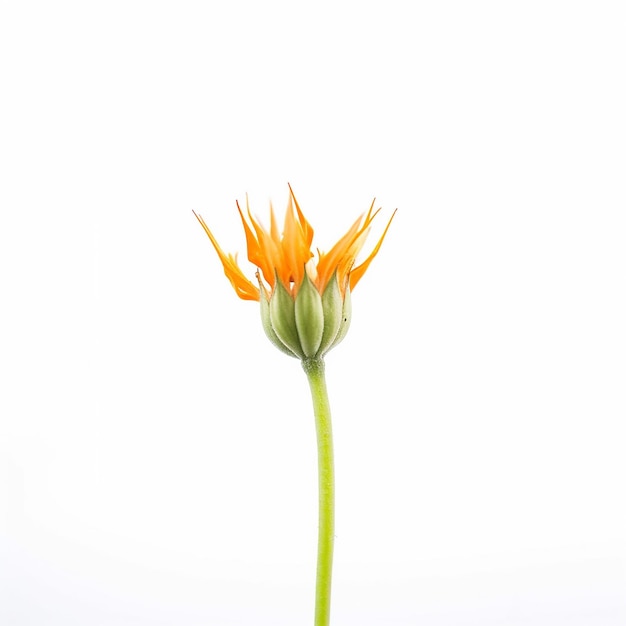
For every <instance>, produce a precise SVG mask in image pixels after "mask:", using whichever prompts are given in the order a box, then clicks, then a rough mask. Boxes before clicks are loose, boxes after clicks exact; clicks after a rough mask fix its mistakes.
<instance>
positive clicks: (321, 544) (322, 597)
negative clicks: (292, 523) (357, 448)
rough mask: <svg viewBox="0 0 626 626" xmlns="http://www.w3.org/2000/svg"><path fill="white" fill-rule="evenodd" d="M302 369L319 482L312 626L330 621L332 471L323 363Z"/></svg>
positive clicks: (311, 361) (314, 361)
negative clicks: (306, 382)
mask: <svg viewBox="0 0 626 626" xmlns="http://www.w3.org/2000/svg"><path fill="white" fill-rule="evenodd" d="M302 367H303V368H304V371H305V373H306V375H307V378H308V380H309V387H310V388H311V397H312V399H313V411H314V413H315V428H316V431H317V471H318V480H319V530H318V538H317V579H316V584H315V626H328V624H329V622H330V588H331V581H332V573H333V544H334V540H335V470H334V462H333V431H332V426H331V419H330V404H329V402H328V392H327V390H326V378H325V377H324V361H323V360H322V359H321V358H320V359H306V360H304V361H302Z"/></svg>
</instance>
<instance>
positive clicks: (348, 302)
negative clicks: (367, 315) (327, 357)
mask: <svg viewBox="0 0 626 626" xmlns="http://www.w3.org/2000/svg"><path fill="white" fill-rule="evenodd" d="M351 319H352V296H351V295H350V286H349V285H346V295H345V296H344V298H343V307H342V310H341V323H340V326H339V330H338V331H337V335H336V336H335V339H334V341H333V342H332V344H331V345H330V348H328V349H329V350H330V349H331V348H334V347H335V346H336V345H337V344H339V343H340V342H341V341H343V338H344V337H345V336H346V335H347V334H348V329H349V328H350V320H351Z"/></svg>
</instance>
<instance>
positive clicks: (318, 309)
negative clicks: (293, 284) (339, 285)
mask: <svg viewBox="0 0 626 626" xmlns="http://www.w3.org/2000/svg"><path fill="white" fill-rule="evenodd" d="M295 314H296V330H297V331H298V337H299V339H300V345H301V346H302V350H303V352H304V355H305V356H306V357H312V356H315V355H316V354H317V351H318V349H319V347H320V343H321V341H322V334H323V332H324V308H323V306H322V296H320V292H319V291H318V290H317V288H316V287H315V285H314V284H313V282H312V281H311V279H310V278H309V275H308V274H307V273H306V271H305V272H304V278H303V279H302V284H301V285H300V288H299V289H298V295H297V296H296V302H295Z"/></svg>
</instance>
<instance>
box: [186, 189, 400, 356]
mask: <svg viewBox="0 0 626 626" xmlns="http://www.w3.org/2000/svg"><path fill="white" fill-rule="evenodd" d="M289 192H290V195H289V203H288V205H287V212H286V214H285V222H284V226H283V230H282V233H281V232H280V231H279V228H278V223H277V221H276V216H275V215H274V210H273V208H272V207H271V205H270V227H269V230H268V229H266V228H265V227H264V226H262V225H261V223H260V222H259V221H258V220H257V219H256V218H255V217H254V216H253V215H252V213H251V211H250V207H249V205H248V203H247V202H246V211H245V213H244V211H242V209H241V207H240V206H239V203H237V209H238V211H239V216H240V218H241V222H242V224H243V229H244V233H245V236H246V245H247V248H248V260H249V261H250V262H251V263H252V264H253V265H256V267H257V268H258V270H257V272H256V278H257V284H258V286H257V285H255V284H254V283H253V282H252V281H251V280H249V279H248V278H247V277H246V275H245V274H244V273H243V271H242V270H241V268H240V267H239V264H238V262H237V255H233V254H226V253H225V252H224V251H223V250H222V248H221V247H220V245H219V244H218V243H217V240H216V239H215V237H214V235H213V233H212V232H211V231H210V230H209V227H208V226H207V225H206V222H205V221H204V220H203V219H202V217H201V216H199V215H197V214H196V213H195V212H194V215H195V216H196V218H197V219H198V221H199V222H200V224H201V225H202V227H203V228H204V230H205V232H206V234H207V235H208V236H209V239H210V240H211V243H212V244H213V247H214V248H215V251H216V252H217V254H218V256H219V258H220V260H221V262H222V265H223V266H224V273H225V274H226V277H227V278H228V280H229V281H230V283H231V284H232V286H233V288H234V289H235V292H236V293H237V295H238V296H239V297H240V298H242V299H243V300H257V301H259V302H260V303H261V319H262V321H263V327H264V329H265V332H266V334H267V335H268V337H269V339H270V340H271V341H272V342H273V343H274V344H275V345H276V346H277V347H279V348H280V349H281V350H283V351H284V352H287V353H288V354H290V355H291V356H295V357H298V358H301V359H306V358H319V357H321V356H323V355H324V354H325V353H326V352H328V350H330V349H331V348H332V347H334V346H335V345H337V343H339V341H341V339H343V337H344V336H345V333H346V332H347V329H348V325H349V321H350V315H349V312H350V291H351V290H352V289H354V287H355V286H356V284H357V283H358V282H359V280H360V279H361V278H362V276H363V274H364V273H365V271H366V270H367V268H368V266H369V264H370V263H371V262H372V260H373V259H374V257H375V256H376V255H377V254H378V251H379V249H380V246H381V244H382V242H383V239H384V238H385V235H386V234H387V230H388V228H389V225H390V224H391V220H392V219H393V215H392V216H391V218H390V219H389V222H388V223H387V226H386V227H385V230H384V232H383V234H382V235H381V237H380V239H379V240H378V242H377V243H376V245H375V246H374V248H373V250H372V251H371V252H370V254H369V256H368V257H367V258H366V259H365V260H364V261H363V262H362V263H360V264H359V265H357V266H356V267H355V261H356V258H357V255H358V254H359V252H360V251H361V249H362V248H363V245H364V244H365V240H366V238H367V235H368V233H369V231H370V228H371V224H372V221H373V220H374V218H375V217H376V215H377V214H378V211H379V210H380V209H378V210H377V211H374V210H373V209H374V202H372V204H371V206H370V208H369V211H368V212H367V213H366V214H365V215H361V216H360V217H359V218H358V219H357V220H356V221H355V222H354V223H353V224H352V226H351V227H350V229H349V230H348V232H347V233H346V234H345V235H344V236H343V237H341V239H339V241H338V242H337V243H336V244H335V245H334V246H333V247H332V248H331V249H330V250H329V251H328V252H321V251H320V250H317V259H315V256H316V255H315V254H314V253H313V252H312V250H311V245H312V243H313V228H312V227H311V225H310V224H309V222H307V220H306V218H305V217H304V215H303V213H302V210H301V209H300V205H299V204H298V201H297V200H296V197H295V195H294V193H293V190H292V189H291V186H290V187H289ZM394 215H395V212H394Z"/></svg>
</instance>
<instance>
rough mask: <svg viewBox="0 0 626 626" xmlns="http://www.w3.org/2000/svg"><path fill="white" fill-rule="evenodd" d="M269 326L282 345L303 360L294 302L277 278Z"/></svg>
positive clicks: (271, 302) (271, 303)
mask: <svg viewBox="0 0 626 626" xmlns="http://www.w3.org/2000/svg"><path fill="white" fill-rule="evenodd" d="M270 324H271V326H272V329H273V330H274V332H275V333H276V335H277V336H278V338H279V339H280V340H281V341H282V342H283V344H285V346H287V348H289V350H291V351H292V352H293V353H294V354H296V355H298V357H299V358H301V359H303V358H304V356H305V355H304V352H303V350H302V346H301V345H300V340H299V338H298V329H297V327H296V311H295V302H294V301H293V298H292V297H291V294H290V293H289V292H288V291H287V289H285V286H284V285H283V284H282V282H281V281H280V279H279V278H278V276H276V283H275V285H274V290H273V292H272V297H271V298H270Z"/></svg>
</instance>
